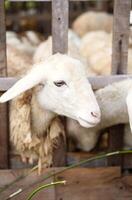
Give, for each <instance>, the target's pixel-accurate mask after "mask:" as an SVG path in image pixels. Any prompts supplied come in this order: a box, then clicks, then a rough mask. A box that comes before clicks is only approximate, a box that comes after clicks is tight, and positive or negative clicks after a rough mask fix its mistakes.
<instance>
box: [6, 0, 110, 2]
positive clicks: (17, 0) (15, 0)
mask: <svg viewBox="0 0 132 200" xmlns="http://www.w3.org/2000/svg"><path fill="white" fill-rule="evenodd" d="M9 1H11V2H22V1H31V0H9ZM33 1H34V2H37V1H38V2H40V1H41V2H42V1H43V2H50V1H52V0H33ZM69 1H85V2H87V1H95V0H69ZM98 1H108V0H98Z"/></svg>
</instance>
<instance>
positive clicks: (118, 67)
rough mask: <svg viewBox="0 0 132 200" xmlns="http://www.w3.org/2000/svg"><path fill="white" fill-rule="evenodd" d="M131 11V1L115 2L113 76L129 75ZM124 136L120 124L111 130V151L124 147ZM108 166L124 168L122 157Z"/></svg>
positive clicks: (121, 0)
mask: <svg viewBox="0 0 132 200" xmlns="http://www.w3.org/2000/svg"><path fill="white" fill-rule="evenodd" d="M130 10H131V0H125V1H124V0H115V1H114V20H113V21H114V22H113V23H114V24H113V48H112V72H111V73H112V74H125V73H127V60H128V40H129V18H130ZM123 136H124V125H122V124H120V125H118V126H114V127H112V128H111V129H110V134H109V151H115V150H119V149H121V148H122V147H123ZM108 164H109V165H120V166H123V163H122V157H121V156H118V157H114V158H110V159H108Z"/></svg>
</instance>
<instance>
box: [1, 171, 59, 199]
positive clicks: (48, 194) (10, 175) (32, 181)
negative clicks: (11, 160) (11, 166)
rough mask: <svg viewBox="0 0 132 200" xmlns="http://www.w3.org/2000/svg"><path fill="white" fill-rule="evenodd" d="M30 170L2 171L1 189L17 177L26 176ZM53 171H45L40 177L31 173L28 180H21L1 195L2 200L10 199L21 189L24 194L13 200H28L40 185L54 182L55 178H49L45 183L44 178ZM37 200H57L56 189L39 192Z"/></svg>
mask: <svg viewBox="0 0 132 200" xmlns="http://www.w3.org/2000/svg"><path fill="white" fill-rule="evenodd" d="M27 171H28V170H2V171H0V177H1V178H0V187H3V186H4V185H6V184H9V183H11V182H12V181H14V180H15V179H16V178H17V177H19V176H20V175H22V174H25V173H26V172H27ZM50 171H51V170H48V169H45V170H44V172H43V173H42V174H41V175H40V176H39V175H38V174H37V173H36V172H33V173H31V174H30V175H28V176H27V177H26V178H24V179H22V180H19V182H17V183H15V184H14V185H13V186H11V187H9V188H8V189H7V190H6V191H4V192H2V193H1V194H0V199H1V200H5V199H7V198H8V197H9V195H10V194H12V193H14V192H15V191H17V190H18V189H19V188H22V189H23V192H22V193H20V194H19V195H17V196H15V197H14V198H13V200H26V199H27V197H28V196H29V194H30V193H31V192H32V191H33V190H34V189H35V188H36V187H39V186H40V185H43V184H46V183H51V182H53V179H54V177H53V178H49V179H47V180H46V181H43V177H45V176H47V175H48V173H49V172H50ZM34 199H35V200H43V199H47V200H51V199H52V200H55V189H54V187H51V188H49V189H46V190H42V191H41V192H39V193H38V194H37V195H36V196H35V198H34Z"/></svg>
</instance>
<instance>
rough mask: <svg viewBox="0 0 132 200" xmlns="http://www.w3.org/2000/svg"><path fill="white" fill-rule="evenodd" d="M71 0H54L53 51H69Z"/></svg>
mask: <svg viewBox="0 0 132 200" xmlns="http://www.w3.org/2000/svg"><path fill="white" fill-rule="evenodd" d="M68 17H69V1H68V0H63V1H62V0H52V36H53V38H52V40H53V53H56V52H60V53H67V50H68Z"/></svg>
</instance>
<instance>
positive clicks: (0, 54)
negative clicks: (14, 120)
mask: <svg viewBox="0 0 132 200" xmlns="http://www.w3.org/2000/svg"><path fill="white" fill-rule="evenodd" d="M6 74H7V70H6V32H5V13H4V0H1V1H0V76H1V77H2V76H6ZM7 112H8V106H7V104H0V168H8V166H9V162H8V138H9V136H8V113H7Z"/></svg>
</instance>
